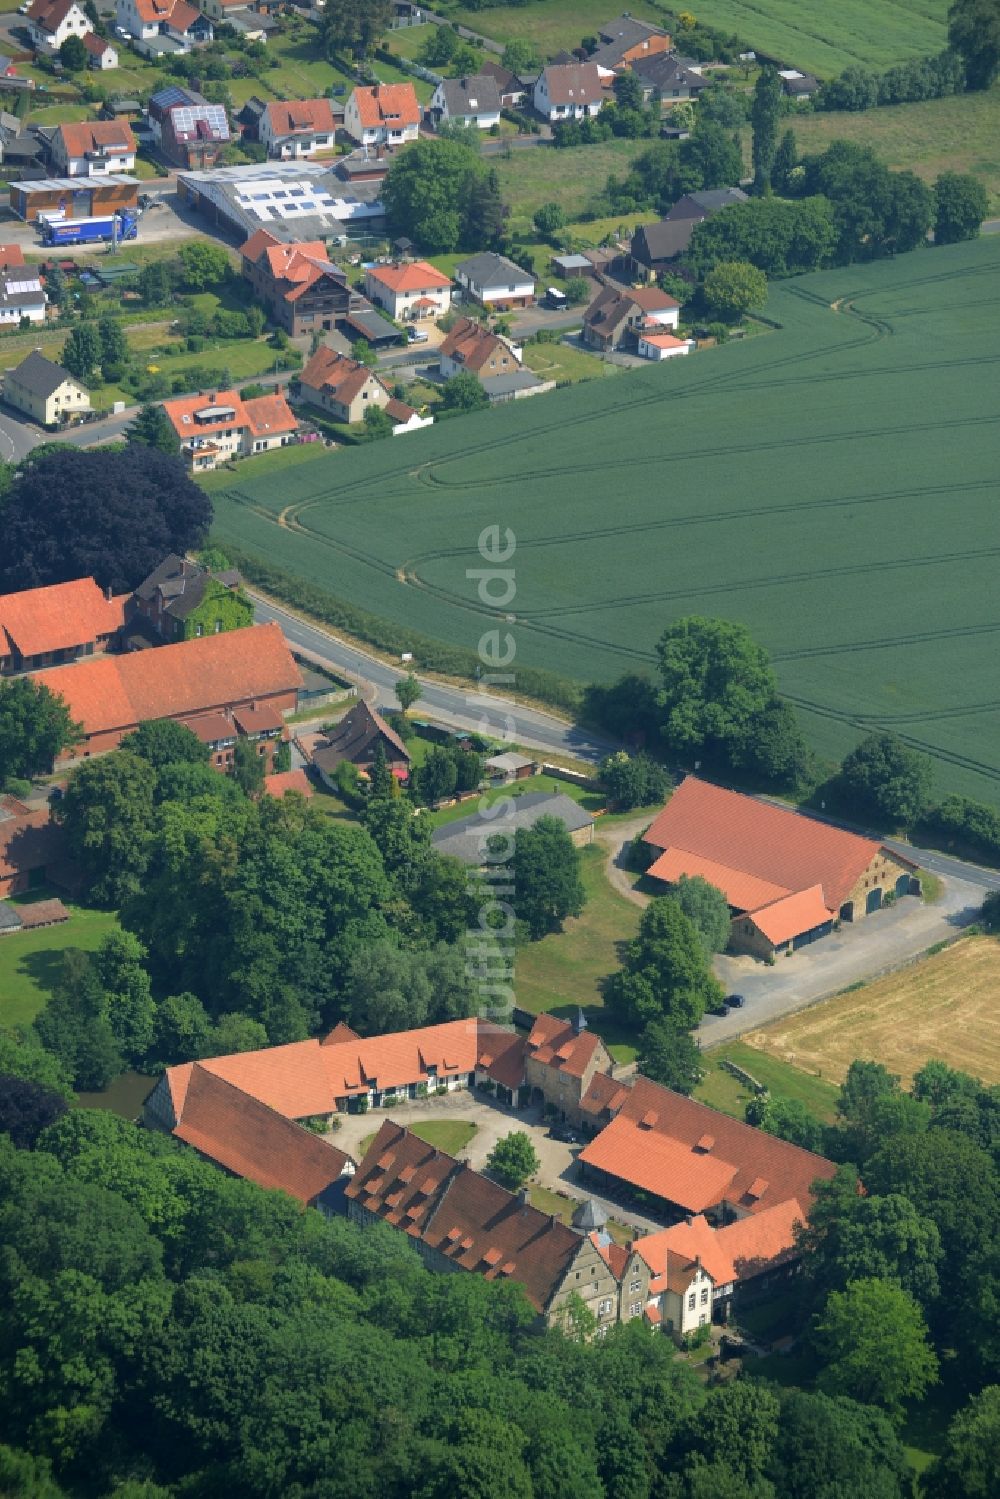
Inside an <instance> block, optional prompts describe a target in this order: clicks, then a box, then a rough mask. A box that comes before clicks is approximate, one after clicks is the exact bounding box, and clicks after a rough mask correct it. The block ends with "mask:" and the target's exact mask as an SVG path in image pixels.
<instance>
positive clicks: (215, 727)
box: [186, 713, 238, 744]
mask: <svg viewBox="0 0 1000 1499" xmlns="http://www.w3.org/2000/svg"><path fill="white" fill-rule="evenodd" d="M186 727H187V728H189V729H190V730H191V732H192V734H194V735H195V736H196V738H198V739H200V740H201V742H202V744H219V743H221V741H222V740H224V739H236V738H237V737H238V735H237V733H236V725H235V724H234V723H233V722H232V720H231V719H228V718H227V717H226V715H225V714H224V713H203V714H202V715H201V716H200V717H198V718H192V719H191V722H190V723H189V724H187V725H186Z"/></svg>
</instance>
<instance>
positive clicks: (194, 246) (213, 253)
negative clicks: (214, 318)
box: [177, 239, 233, 292]
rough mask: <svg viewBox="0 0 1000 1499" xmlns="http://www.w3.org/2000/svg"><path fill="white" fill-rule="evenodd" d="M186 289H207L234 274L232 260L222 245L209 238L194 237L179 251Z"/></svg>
mask: <svg viewBox="0 0 1000 1499" xmlns="http://www.w3.org/2000/svg"><path fill="white" fill-rule="evenodd" d="M177 255H178V259H179V260H180V263H181V268H182V269H181V275H182V284H183V286H184V289H185V291H193V292H198V291H206V290H207V289H208V287H210V286H219V285H220V284H221V283H222V282H223V281H226V280H228V279H229V277H230V276H231V275H232V269H233V267H232V262H231V261H230V259H229V256H228V254H227V253H226V251H225V250H224V249H223V247H222V245H213V244H212V243H211V241H210V240H207V239H192V240H188V241H187V242H186V243H185V244H183V245H181V247H180V250H179V251H178V252H177Z"/></svg>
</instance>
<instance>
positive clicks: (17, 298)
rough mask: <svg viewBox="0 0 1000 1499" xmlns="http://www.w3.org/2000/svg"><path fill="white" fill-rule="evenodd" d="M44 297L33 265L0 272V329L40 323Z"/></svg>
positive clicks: (42, 319)
mask: <svg viewBox="0 0 1000 1499" xmlns="http://www.w3.org/2000/svg"><path fill="white" fill-rule="evenodd" d="M45 305H46V297H45V292H44V291H43V289H42V278H41V275H40V273H39V269H38V266H37V265H24V264H23V263H22V264H21V265H4V266H3V267H2V268H0V327H2V326H3V325H4V324H11V323H17V324H19V325H23V323H24V322H25V320H26V319H27V321H28V322H29V323H44V321H45Z"/></svg>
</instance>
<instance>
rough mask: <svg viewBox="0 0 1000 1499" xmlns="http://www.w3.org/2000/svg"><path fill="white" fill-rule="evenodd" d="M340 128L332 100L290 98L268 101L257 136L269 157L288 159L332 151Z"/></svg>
mask: <svg viewBox="0 0 1000 1499" xmlns="http://www.w3.org/2000/svg"><path fill="white" fill-rule="evenodd" d="M336 132H337V127H336V124H335V123H334V118H333V114H332V112H331V109H330V101H329V99H291V100H286V101H284V102H282V103H270V104H268V105H267V106H266V107H265V109H264V112H263V114H262V115H261V116H260V119H259V121H258V125H257V139H258V140H259V141H260V142H261V144H262V145H264V146H266V147H267V154H268V156H276V157H278V158H279V159H281V160H284V161H289V160H292V159H298V158H300V157H303V156H313V155H314V154H315V153H316V152H317V151H332V150H333V148H334V146H335V145H336Z"/></svg>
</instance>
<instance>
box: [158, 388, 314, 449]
mask: <svg viewBox="0 0 1000 1499" xmlns="http://www.w3.org/2000/svg"><path fill="white" fill-rule="evenodd" d="M213 407H218V408H220V409H228V410H231V411H232V413H233V415H232V416H228V415H227V416H220V417H218V418H216V419H215V420H213V421H199V422H196V421H195V416H196V414H197V413H198V412H200V411H209V410H211V409H212V408H213ZM163 409H164V411H165V412H166V414H167V417H168V418H169V421H170V424H171V426H172V427H173V429H174V431H175V432H176V433H177V436H178V437H179V438H180V439H181V441H182V442H187V441H189V440H190V439H191V438H193V437H205V436H207V434H208V433H210V432H227V431H230V430H232V429H233V428H239V429H242V428H244V427H245V428H246V429H247V430H248V431H249V432H250V434H251V436H253V437H263V436H264V435H265V434H268V433H270V434H272V435H273V434H274V433H275V432H294V431H295V429H296V427H297V426H298V422H297V421H296V420H295V417H294V416H293V415H292V411H291V408H290V406H289V405H288V402H287V401H286V400H285V398H284V396H283V395H281V394H280V393H279V392H277V391H275V392H273V393H272V394H270V395H266V396H256V397H254V398H253V399H251V400H249V401H244V400H243V397H242V396H241V395H240V393H239V391H238V390H219V391H214V392H212V393H211V394H210V395H206V394H205V393H204V391H202V392H200V393H199V394H198V395H196V396H179V397H178V398H177V400H175V401H164V402H163Z"/></svg>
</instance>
